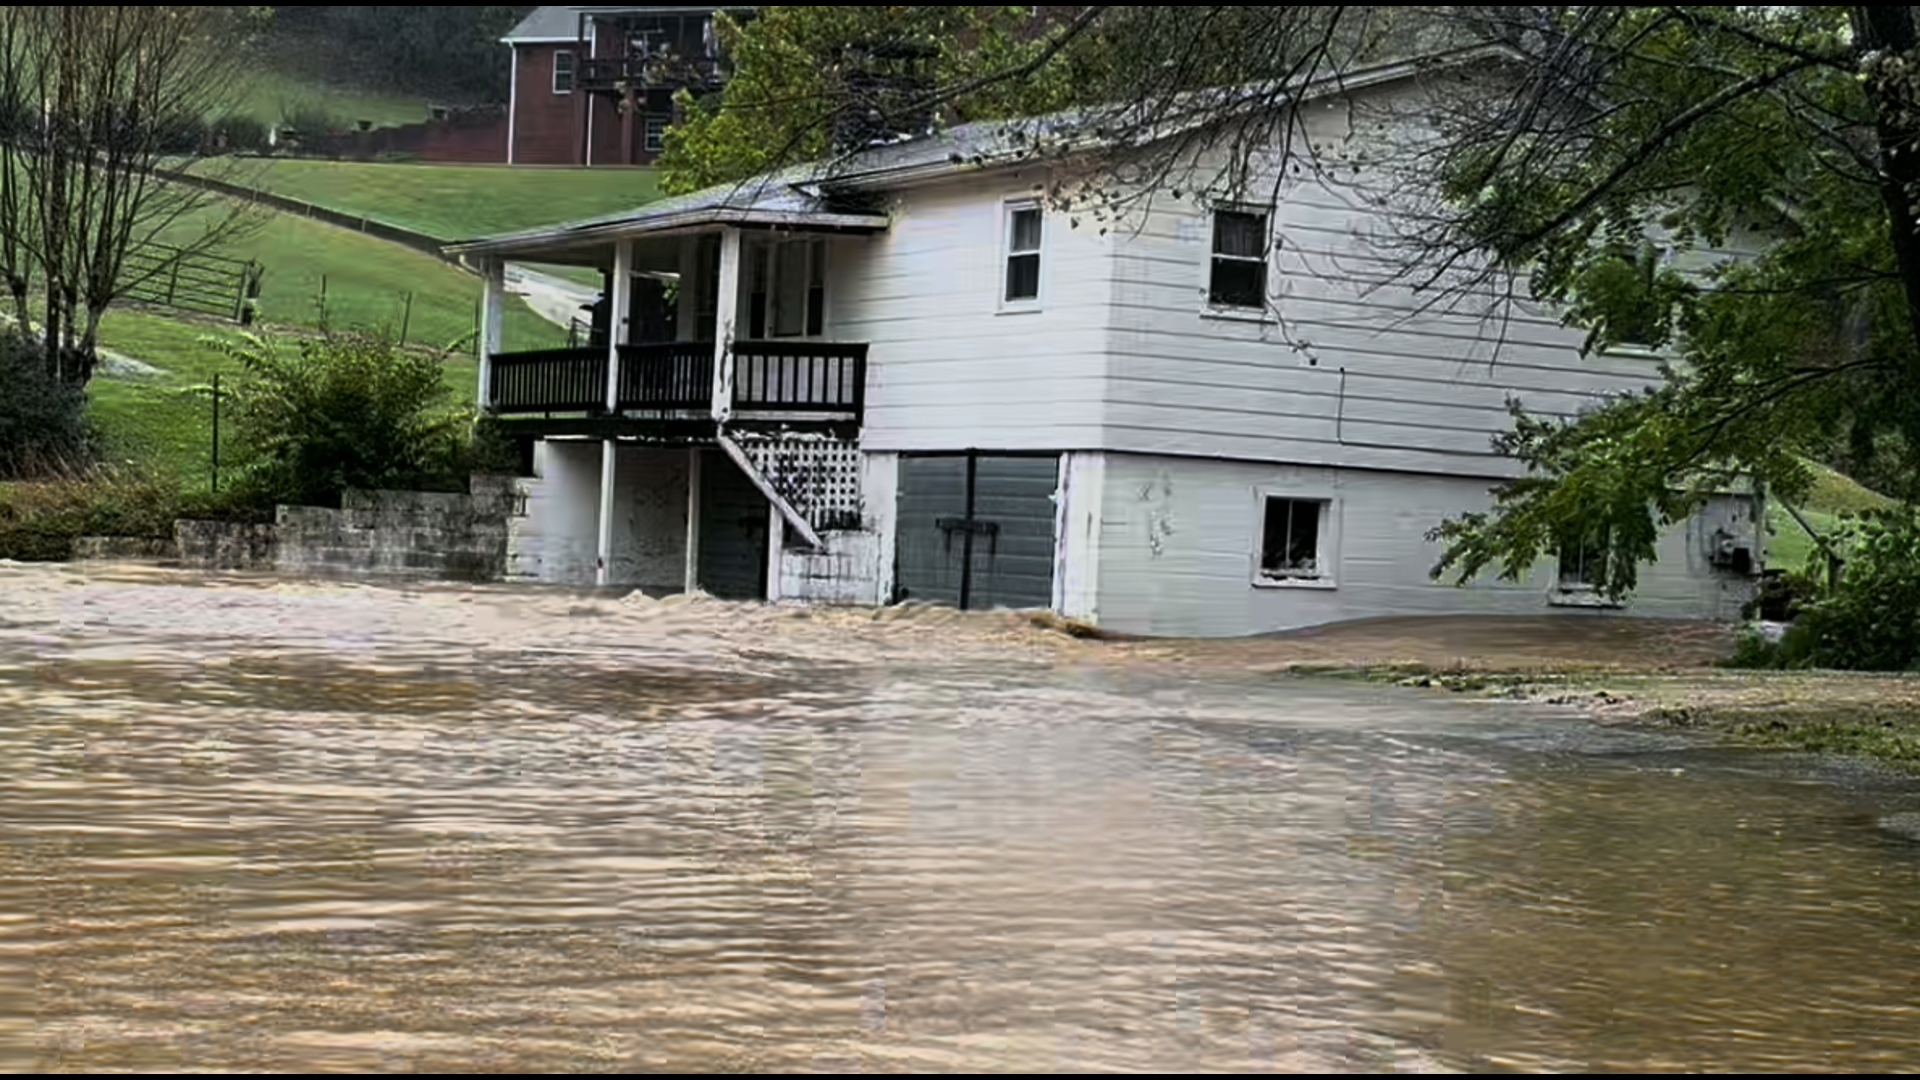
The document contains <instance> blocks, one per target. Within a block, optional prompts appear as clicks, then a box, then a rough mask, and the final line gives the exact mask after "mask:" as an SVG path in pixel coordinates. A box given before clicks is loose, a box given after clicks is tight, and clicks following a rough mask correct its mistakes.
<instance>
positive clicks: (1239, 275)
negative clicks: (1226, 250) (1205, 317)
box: [1207, 258, 1267, 308]
mask: <svg viewBox="0 0 1920 1080" xmlns="http://www.w3.org/2000/svg"><path fill="white" fill-rule="evenodd" d="M1207 300H1208V301H1209V302H1210V303H1213V304H1218V305H1220V306H1221V307H1248V308H1257V307H1261V306H1263V305H1264V304H1265V303H1266V301H1267V264H1266V263H1265V262H1250V261H1247V260H1245V259H1221V258H1216V259H1214V260H1213V281H1212V284H1211V285H1210V286H1209V288H1208V289H1207Z"/></svg>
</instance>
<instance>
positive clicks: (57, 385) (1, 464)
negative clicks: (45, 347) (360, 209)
mask: <svg viewBox="0 0 1920 1080" xmlns="http://www.w3.org/2000/svg"><path fill="white" fill-rule="evenodd" d="M41 356H42V354H41V351H40V348H39V346H38V345H36V344H34V343H33V342H32V341H29V340H28V339H26V338H24V337H22V336H21V335H20V334H18V333H15V332H11V331H0V478H6V477H33V476H39V475H43V474H49V473H59V472H62V471H70V470H72V469H76V468H79V467H81V466H82V465H83V464H84V463H85V461H86V460H87V457H88V446H89V441H88V438H87V424H86V413H87V395H86V392H85V391H84V390H82V389H81V388H79V387H77V386H69V385H67V384H66V383H63V382H61V381H60V380H59V379H58V378H56V377H54V376H53V375H52V374H50V373H49V372H48V371H47V367H46V364H45V362H44V361H43V360H42V359H41Z"/></svg>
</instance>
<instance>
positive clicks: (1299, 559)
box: [1260, 499, 1323, 578]
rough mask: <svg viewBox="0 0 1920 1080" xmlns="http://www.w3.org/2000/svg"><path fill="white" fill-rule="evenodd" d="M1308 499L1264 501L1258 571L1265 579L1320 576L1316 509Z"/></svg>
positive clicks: (1318, 523)
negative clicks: (1265, 508) (1265, 507)
mask: <svg viewBox="0 0 1920 1080" xmlns="http://www.w3.org/2000/svg"><path fill="white" fill-rule="evenodd" d="M1322 505H1323V504H1321V503H1318V502H1314V501H1312V500H1308V499H1268V500H1267V510H1266V520H1265V521H1263V522H1262V523H1261V530H1260V572H1261V573H1262V574H1265V575H1267V576H1268V577H1288V578H1300V577H1319V576H1320V508H1321V506H1322Z"/></svg>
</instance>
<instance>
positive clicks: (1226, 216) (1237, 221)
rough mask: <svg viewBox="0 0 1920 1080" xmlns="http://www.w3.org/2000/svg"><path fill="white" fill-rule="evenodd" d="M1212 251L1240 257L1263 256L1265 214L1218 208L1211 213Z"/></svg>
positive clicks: (1216, 253)
mask: <svg viewBox="0 0 1920 1080" xmlns="http://www.w3.org/2000/svg"><path fill="white" fill-rule="evenodd" d="M1213 253H1214V254H1215V255H1238V256H1240V257H1241V258H1246V259H1254V258H1265V257H1266V253H1267V215H1265V214H1246V213H1240V212H1237V211H1233V210H1218V211H1215V212H1214V215H1213Z"/></svg>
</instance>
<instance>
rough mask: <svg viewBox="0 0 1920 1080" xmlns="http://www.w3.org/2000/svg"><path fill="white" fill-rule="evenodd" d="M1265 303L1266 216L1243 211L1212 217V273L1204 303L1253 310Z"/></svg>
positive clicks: (1218, 214) (1224, 212)
mask: <svg viewBox="0 0 1920 1080" xmlns="http://www.w3.org/2000/svg"><path fill="white" fill-rule="evenodd" d="M1266 300H1267V215H1265V214H1260V213H1254V212H1252V211H1247V210H1216V211H1214V213H1213V270H1212V273H1211V275H1210V276H1209V278H1208V281H1207V302H1208V303H1210V304H1212V305H1214V306H1215V307H1234V308H1257V307H1264V306H1265V305H1266Z"/></svg>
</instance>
